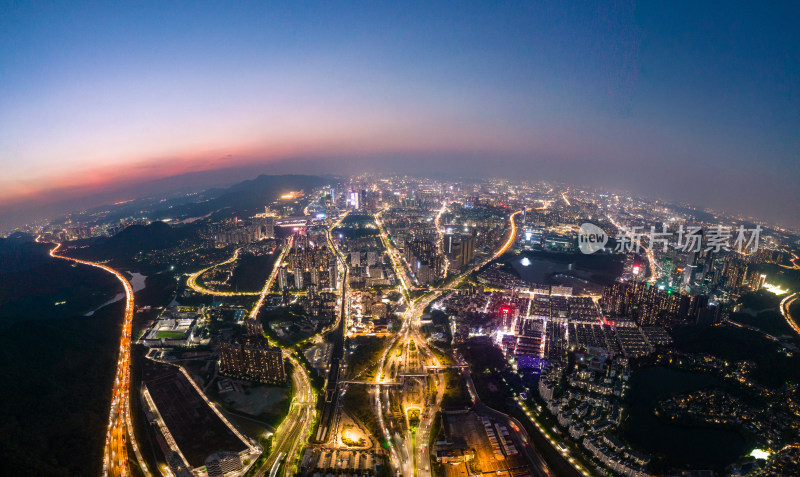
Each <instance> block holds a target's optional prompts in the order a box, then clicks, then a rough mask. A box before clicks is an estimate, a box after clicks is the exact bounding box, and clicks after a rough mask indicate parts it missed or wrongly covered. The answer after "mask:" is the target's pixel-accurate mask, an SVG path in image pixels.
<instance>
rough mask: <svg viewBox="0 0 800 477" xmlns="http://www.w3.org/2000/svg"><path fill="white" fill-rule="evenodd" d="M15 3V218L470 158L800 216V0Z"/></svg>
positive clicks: (475, 167)
mask: <svg viewBox="0 0 800 477" xmlns="http://www.w3.org/2000/svg"><path fill="white" fill-rule="evenodd" d="M4 8H5V9H6V11H7V13H8V14H7V15H5V16H4V20H3V21H4V28H3V31H4V32H5V33H4V40H5V41H4V44H6V45H14V46H15V47H14V48H4V49H3V50H2V52H0V65H2V66H3V68H4V70H5V71H6V72H7V74H6V75H4V79H3V80H2V81H0V105H2V108H0V111H2V112H0V121H1V122H2V124H3V125H4V127H3V128H2V131H1V132H0V157H2V162H3V169H4V177H3V178H2V183H0V185H2V190H3V192H2V193H0V216H2V217H4V221H9V222H14V223H20V221H22V222H24V221H28V220H31V219H32V218H34V217H41V216H42V215H53V214H54V213H63V212H66V210H59V211H58V212H54V210H55V209H57V208H58V207H59V206H63V204H64V203H66V202H70V201H72V202H73V203H75V204H79V205H78V206H77V207H78V208H82V207H85V206H86V205H101V204H103V203H106V202H105V201H108V200H109V199H113V200H111V201H112V202H113V201H115V200H128V199H131V198H134V197H131V196H130V193H129V192H125V193H120V191H123V190H126V189H127V190H137V189H142V188H144V187H147V186H148V184H149V187H151V189H153V190H156V191H158V192H159V193H163V192H164V190H167V189H168V187H165V186H162V187H161V188H160V189H159V188H158V187H157V186H152V182H153V181H155V182H158V180H160V179H163V178H165V177H176V180H175V181H173V182H172V183H171V184H176V183H178V184H179V183H180V181H181V179H180V177H181V176H182V175H183V174H185V173H194V172H198V171H200V172H201V174H202V171H206V172H207V173H209V175H214V174H213V171H221V172H220V175H228V176H230V177H231V178H230V179H228V180H227V181H226V182H227V183H233V182H235V181H237V180H241V179H243V178H245V177H247V174H245V173H238V175H237V172H236V171H237V170H239V169H246V170H248V171H252V170H256V169H257V170H258V171H259V172H263V173H278V172H280V173H283V172H299V173H308V172H314V173H319V172H322V173H335V172H343V173H356V172H359V171H361V170H371V171H374V172H408V173H412V174H422V175H424V174H428V173H430V172H434V173H451V172H452V171H453V170H454V169H455V170H458V171H459V173H460V175H463V176H466V177H497V176H501V177H502V176H506V177H519V178H526V179H532V180H537V179H544V180H554V181H563V182H568V183H574V184H577V185H580V186H585V187H591V186H604V187H609V188H617V189H623V190H629V191H631V193H636V194H649V195H651V196H656V197H659V198H662V199H665V200H671V201H675V202H686V203H693V204H695V205H697V206H698V207H701V208H704V207H711V208H713V209H715V210H724V211H726V212H739V213H742V214H743V215H748V216H754V217H759V218H762V219H763V220H766V221H771V222H777V223H783V224H786V225H789V226H794V227H796V226H797V225H798V223H797V214H796V210H797V209H796V205H795V204H796V203H797V201H798V200H799V199H800V193H798V189H797V188H796V187H795V183H794V181H795V180H796V178H797V177H798V176H800V171H798V162H797V160H796V159H797V157H798V154H800V145H799V144H798V138H797V135H796V131H797V129H798V125H799V124H800V121H798V111H800V105H799V104H798V101H799V100H798V97H800V95H798V74H799V72H798V68H797V66H796V65H797V64H798V63H800V62H798V61H797V59H798V54H799V52H800V47H798V45H800V41H798V38H797V35H798V34H797V32H796V31H795V30H794V29H792V28H790V27H789V26H790V25H791V23H792V19H797V18H798V9H797V7H796V6H795V5H793V4H784V5H777V6H774V8H770V9H757V8H756V7H754V6H749V5H746V4H733V5H730V4H726V7H725V8H724V9H723V8H717V7H716V6H714V5H694V4H688V3H684V4H674V3H669V4H655V3H654V4H644V5H642V4H639V5H635V6H634V5H632V4H626V3H621V4H617V5H615V6H605V5H585V6H582V7H569V6H561V5H555V4H548V3H547V2H545V3H532V4H528V5H493V6H491V7H490V6H487V5H476V4H464V5H459V6H453V5H446V4H436V5H428V6H413V5H406V6H396V5H391V4H365V5H348V8H342V7H341V6H335V5H327V6H326V5H307V6H304V7H296V8H282V7H280V6H275V5H273V6H272V7H271V8H267V7H263V6H253V5H249V6H248V5H244V6H240V8H236V9H232V8H222V7H215V6H212V5H208V4H206V5H203V6H201V7H200V8H196V9H192V10H191V11H188V10H184V9H182V8H181V7H179V6H174V7H169V8H167V7H164V6H160V5H159V6H155V5H153V4H149V5H148V4H142V5H139V6H137V7H123V8H119V7H111V6H108V7H101V6H92V7H85V8H70V7H60V6H53V7H50V8H40V7H36V6H25V5H16V6H7V7H4ZM209 171H211V172H209ZM711 178H713V180H712V179H711ZM204 185H206V186H210V185H218V184H215V183H211V181H208V180H207V181H206V183H205V184H204ZM170 187H174V185H171V186H170ZM742 190H745V191H747V193H746V194H742V193H741V191H742ZM756 197H757V198H758V200H754V198H756Z"/></svg>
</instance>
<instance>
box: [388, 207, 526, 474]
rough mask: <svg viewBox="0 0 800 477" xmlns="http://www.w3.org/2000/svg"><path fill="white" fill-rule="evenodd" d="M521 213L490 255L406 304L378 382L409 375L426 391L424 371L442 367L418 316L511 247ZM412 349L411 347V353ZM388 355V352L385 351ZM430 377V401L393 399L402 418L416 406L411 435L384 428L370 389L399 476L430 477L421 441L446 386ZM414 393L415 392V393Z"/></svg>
mask: <svg viewBox="0 0 800 477" xmlns="http://www.w3.org/2000/svg"><path fill="white" fill-rule="evenodd" d="M444 210H445V207H442V209H441V210H439V211H437V216H436V226H437V230H438V231H439V234H440V235H441V234H442V232H443V231H442V229H441V227H440V224H439V218H440V217H441V215H442V213H443V212H444ZM522 212H523V211H521V210H520V211H516V212H514V213H512V214H511V216H510V217H509V224H510V227H511V228H510V230H509V234H508V237H507V239H506V241H505V242H503V244H502V245H501V246H500V248H498V250H497V251H496V252H495V253H494V254H493V255H492V256H491V257H489V258H487V259H485V260H483V261H481V262H479V263H478V264H476V265H474V266H472V267H470V268H468V269H467V270H466V271H464V272H462V273H461V274H459V275H457V276H455V277H453V278H451V279H450V280H448V281H447V283H445V285H444V286H443V287H442V288H440V289H436V290H432V291H430V292H429V293H427V294H425V295H423V296H421V297H419V298H417V299H416V300H413V301H409V302H408V308H407V309H406V311H405V313H404V314H403V324H402V326H401V328H400V330H399V331H398V333H397V334H396V335H395V337H394V339H393V340H391V341H390V343H389V344H388V345H387V347H386V348H385V349H384V351H383V353H382V354H381V357H380V360H379V374H378V380H379V381H386V382H396V381H397V380H398V379H400V380H402V379H403V378H408V377H409V376H414V375H418V376H414V378H412V379H420V378H421V379H420V381H421V382H422V383H424V384H422V389H425V388H427V385H428V380H427V376H428V371H427V370H428V369H430V368H442V363H440V362H439V359H438V358H437V357H436V354H435V353H434V352H433V351H432V350H431V348H430V345H429V344H428V342H427V339H426V338H425V337H424V336H423V334H422V332H421V331H420V328H421V323H420V318H421V317H422V313H423V311H424V310H425V308H427V306H428V305H430V303H431V302H433V301H434V300H436V299H437V298H439V297H440V296H441V295H442V294H443V293H445V292H447V291H450V290H452V289H453V288H455V287H456V286H457V285H458V284H460V283H461V281H462V280H463V279H464V278H465V277H466V276H467V275H469V274H470V273H472V272H473V271H475V270H477V269H479V268H481V267H482V266H484V265H486V264H487V263H489V262H490V261H492V260H494V259H496V258H498V257H500V256H501V255H503V254H504V253H506V252H507V251H508V250H509V249H510V248H511V246H512V245H513V244H514V241H515V239H516V237H517V225H516V218H517V216H518V215H519V214H521V213H522ZM376 223H377V225H378V228H379V233H380V236H381V239H382V241H383V244H384V247H385V248H386V249H387V252H388V254H389V257H390V259H391V260H390V261H391V263H392V266H393V268H394V270H395V274H396V275H397V277H398V279H399V281H400V288H401V291H402V292H403V294H404V296H405V297H406V298H407V299H408V297H409V294H408V288H407V286H406V280H407V279H408V277H407V275H406V273H405V269H404V267H403V266H402V264H401V263H400V260H399V256H400V255H399V253H398V252H397V250H396V249H395V248H394V246H393V245H392V244H391V241H390V240H388V235H387V233H386V231H385V230H384V227H383V224H382V222H381V221H380V219H379V218H376ZM440 250H441V249H440ZM409 283H410V282H409ZM412 343H413V345H412ZM398 347H399V349H400V350H401V352H400V355H399V356H398V355H396V354H395V353H394V352H393V351H394V350H395V349H398ZM412 347H413V348H414V349H413V350H412ZM390 351H392V352H391V353H390ZM412 353H413V354H414V356H415V358H414V359H409V356H410V355H412ZM399 358H402V359H399ZM433 378H434V383H435V384H434V386H435V387H436V392H435V394H434V397H433V399H432V400H429V399H428V395H429V394H430V393H429V392H423V393H422V398H421V399H420V397H419V396H418V395H415V396H413V397H412V396H407V395H406V394H409V393H407V390H408V386H407V385H404V386H403V388H402V391H399V392H401V396H399V397H397V399H399V401H400V403H401V408H402V410H403V411H404V414H407V411H408V409H409V408H420V411H421V412H420V414H421V418H420V422H419V425H418V427H417V429H416V432H415V433H412V432H411V430H410V428H409V427H407V431H406V432H405V433H404V435H403V436H399V433H398V432H397V431H396V430H395V426H394V425H393V424H388V425H387V422H389V423H391V421H392V419H393V416H392V415H391V400H390V395H389V393H390V390H389V388H388V387H386V386H381V385H376V386H375V388H374V392H375V394H376V399H375V400H374V401H373V405H374V408H375V412H376V414H377V416H378V422H379V424H380V427H381V429H382V431H383V433H384V438H385V440H386V441H387V442H393V443H395V446H392V448H391V449H390V457H391V462H392V466H393V467H394V468H395V470H397V471H399V472H400V473H402V474H403V475H405V476H413V475H418V476H421V477H429V476H430V464H429V462H430V457H429V452H430V449H428V448H427V447H428V446H427V443H428V442H429V440H430V432H431V427H432V424H433V419H434V417H435V415H436V414H437V413H438V412H439V410H440V405H441V402H442V398H443V396H444V389H445V386H446V384H445V381H444V379H445V378H444V376H443V375H441V374H438V373H435V374H433ZM415 389H417V390H418V386H417V387H415ZM391 392H398V391H391ZM414 394H418V392H416V393H414ZM420 400H421V402H420ZM404 418H405V420H406V424H408V416H407V415H406V416H404Z"/></svg>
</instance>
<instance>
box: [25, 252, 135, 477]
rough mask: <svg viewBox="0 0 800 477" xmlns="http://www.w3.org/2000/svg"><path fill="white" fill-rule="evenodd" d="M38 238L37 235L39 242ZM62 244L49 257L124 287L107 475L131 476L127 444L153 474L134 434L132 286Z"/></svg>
mask: <svg viewBox="0 0 800 477" xmlns="http://www.w3.org/2000/svg"><path fill="white" fill-rule="evenodd" d="M38 240H39V239H38V238H37V241H38ZM60 248H61V244H60V243H56V244H55V247H53V248H52V249H51V250H50V256H51V257H53V258H59V259H63V260H69V261H72V262H75V263H80V264H82V265H89V266H92V267H96V268H99V269H101V270H104V271H106V272H108V273H110V274H112V275H114V277H115V278H116V279H117V280H119V282H120V283H121V284H122V287H123V288H124V289H125V315H124V317H123V320H122V336H121V337H120V343H119V356H118V358H117V369H116V375H115V378H114V387H113V389H112V390H111V410H110V411H109V415H108V428H107V430H106V441H105V446H104V448H103V475H104V476H114V477H116V476H128V475H131V469H130V464H129V462H128V444H130V446H131V448H132V449H133V451H134V454H135V456H136V461H137V462H138V463H139V468H140V470H141V472H142V473H144V475H147V476H149V475H151V474H150V472H149V470H148V469H147V464H145V462H144V459H143V458H142V455H141V452H140V451H139V445H138V444H137V442H136V438H135V436H134V433H133V425H132V422H131V416H130V360H131V328H132V323H133V310H134V304H133V288H132V287H131V284H130V282H128V279H127V278H125V276H124V275H122V274H121V273H120V272H118V271H116V270H114V269H113V268H111V267H109V266H107V265H104V264H102V263H97V262H90V261H87V260H79V259H77V258H72V257H68V256H66V255H60V254H59V253H58V250H59V249H60Z"/></svg>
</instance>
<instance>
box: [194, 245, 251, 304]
mask: <svg viewBox="0 0 800 477" xmlns="http://www.w3.org/2000/svg"><path fill="white" fill-rule="evenodd" d="M241 250H242V249H241V248H237V249H236V251H235V252H233V256H232V257H231V258H229V259H227V260H225V261H224V262H220V263H217V264H215V265H211V266H210V267H206V268H204V269H202V270H198V271H196V272H194V273H192V274H191V275H189V278H188V279H187V280H186V286H188V287H189V288H191V289H192V290H193V291H195V292H196V293H202V294H204V295H215V296H248V295H258V294H259V292H228V291H218V290H212V289H210V288H206V287H203V286H200V285H198V284H197V279H198V278H200V275H202V274H204V273H205V272H207V271H209V270H211V269H212V268H215V267H218V266H220V265H227V264H229V263H233V262H235V261H236V260H238V258H239V252H240V251H241Z"/></svg>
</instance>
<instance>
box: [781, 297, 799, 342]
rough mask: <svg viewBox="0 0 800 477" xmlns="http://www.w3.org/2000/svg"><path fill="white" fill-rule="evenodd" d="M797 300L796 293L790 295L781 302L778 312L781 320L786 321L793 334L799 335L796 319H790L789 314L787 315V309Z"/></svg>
mask: <svg viewBox="0 0 800 477" xmlns="http://www.w3.org/2000/svg"><path fill="white" fill-rule="evenodd" d="M797 299H798V292H795V293H792V294H791V295H789V296H787V297H786V298H784V299H783V300H781V305H780V310H781V315H782V316H783V319H784V320H786V323H788V324H789V327H791V328H792V329H793V330H794V332H795V333H797V334H798V335H800V325H799V324H798V322H797V317H792V315H791V313H789V308H790V307H791V306H792V303H794V302H795V301H796V300H797Z"/></svg>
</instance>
